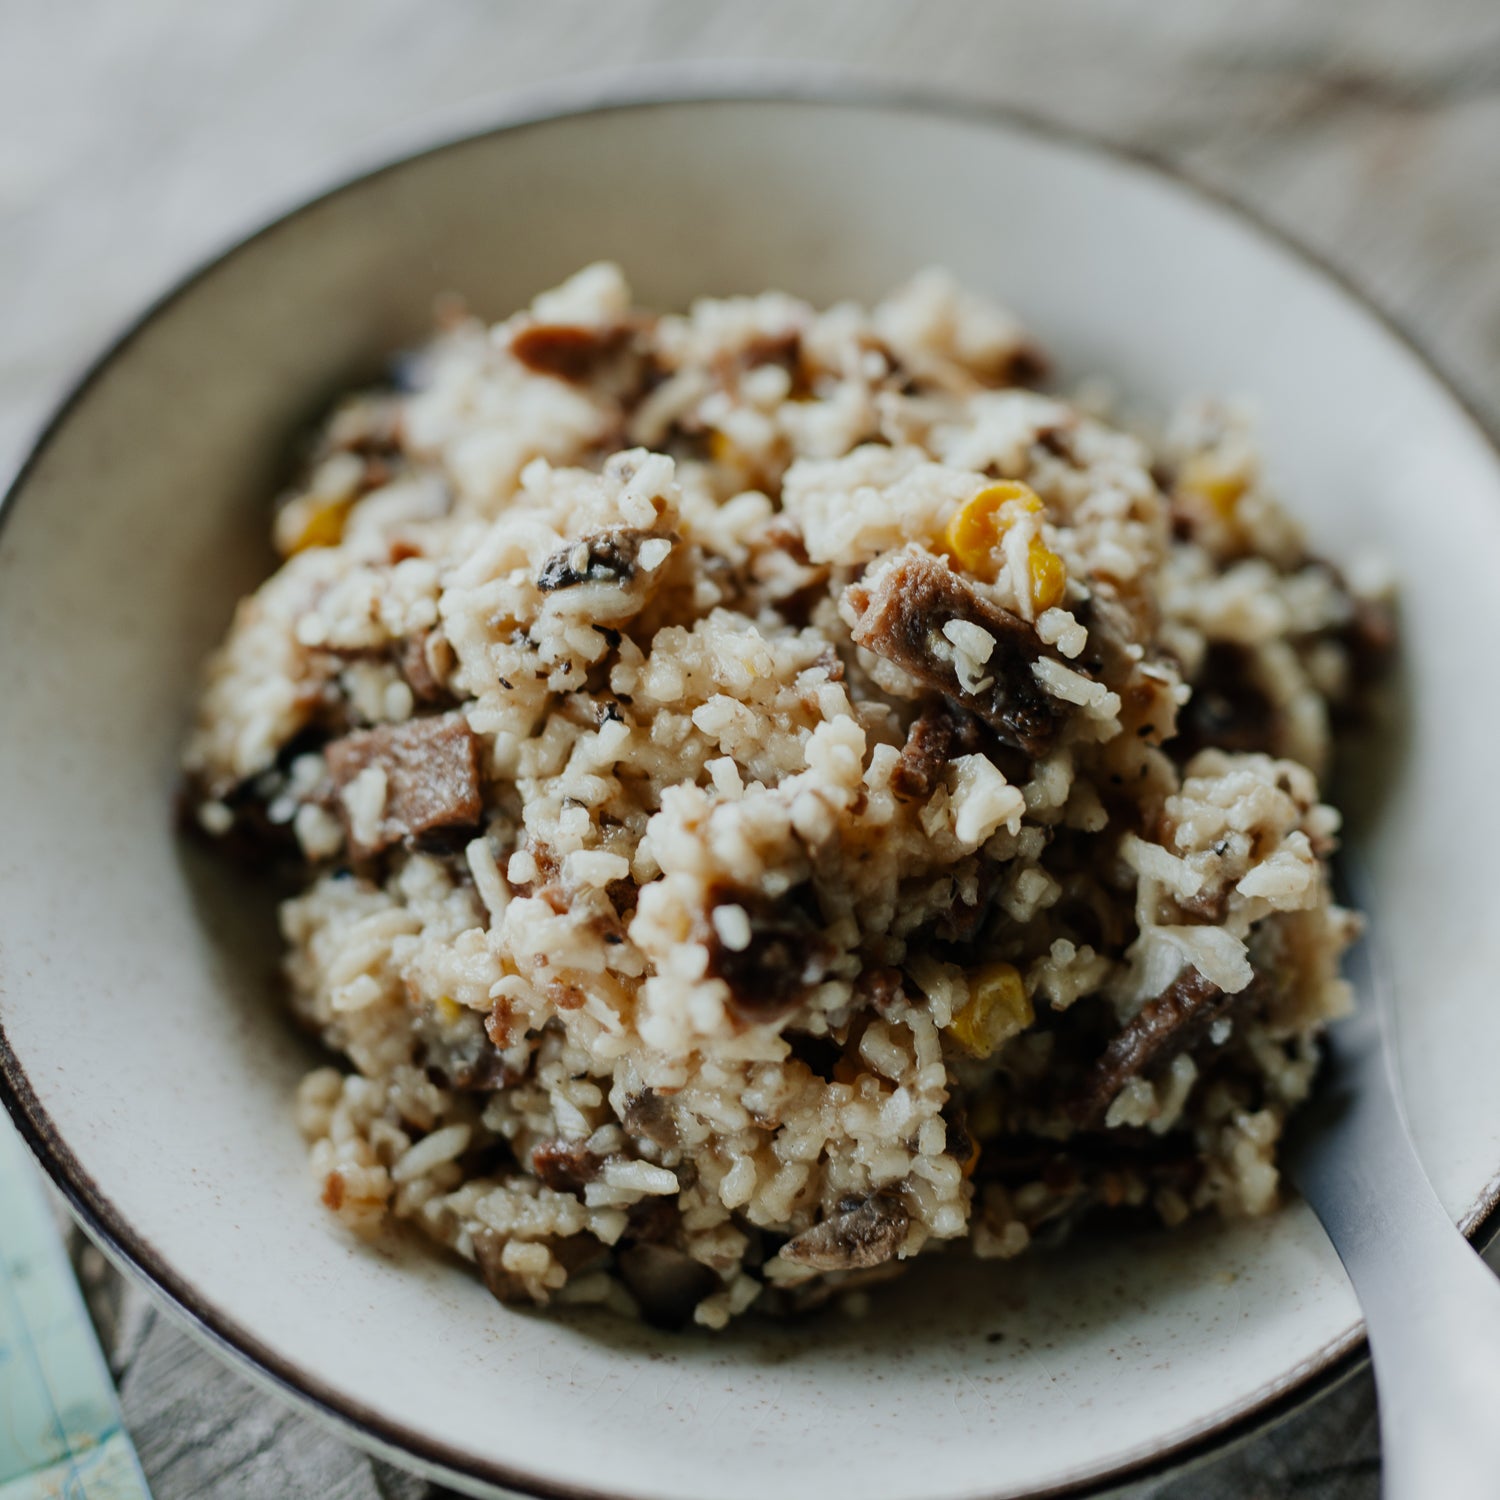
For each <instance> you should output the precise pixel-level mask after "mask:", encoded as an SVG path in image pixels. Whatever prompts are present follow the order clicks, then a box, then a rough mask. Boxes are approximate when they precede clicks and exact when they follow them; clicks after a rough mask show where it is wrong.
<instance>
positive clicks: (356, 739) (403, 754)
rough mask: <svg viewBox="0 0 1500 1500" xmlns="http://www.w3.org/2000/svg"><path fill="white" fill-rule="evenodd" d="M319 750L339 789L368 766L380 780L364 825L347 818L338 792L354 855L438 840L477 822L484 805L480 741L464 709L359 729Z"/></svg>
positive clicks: (361, 856)
mask: <svg viewBox="0 0 1500 1500" xmlns="http://www.w3.org/2000/svg"><path fill="white" fill-rule="evenodd" d="M323 754H324V756H325V758H326V759H327V762H328V772H329V775H330V776H331V777H332V778H333V784H334V786H335V787H336V788H337V790H338V791H339V792H340V793H343V792H345V791H347V790H348V788H349V787H350V786H351V785H352V784H353V783H354V781H355V780H356V779H357V778H358V777H359V776H360V775H361V774H362V773H363V772H365V771H367V770H369V769H371V768H372V767H373V768H375V769H377V770H379V771H380V772H381V773H382V774H383V775H384V778H385V791H384V799H383V802H382V805H381V808H380V811H379V813H378V815H377V816H376V817H375V818H374V819H373V820H372V821H371V822H370V823H369V824H368V826H366V825H365V822H364V820H361V819H356V818H354V817H352V816H351V814H350V810H349V807H348V805H347V802H346V799H345V798H344V797H343V796H342V795H341V796H340V797H339V808H340V810H341V812H342V814H343V817H344V826H345V831H346V833H347V835H348V839H349V852H350V853H351V854H352V855H353V856H354V858H356V859H370V858H373V857H374V856H375V855H377V854H379V853H381V851H382V850H385V849H388V848H390V847H391V845H392V844H399V843H401V842H403V841H405V842H409V843H411V844H414V845H418V846H421V845H424V844H431V843H435V842H436V843H440V842H443V841H445V840H446V839H449V838H452V837H453V836H456V835H457V834H459V833H461V832H463V831H465V830H468V829H472V828H474V827H476V826H477V825H478V823H479V818H480V814H481V813H482V812H483V810H484V809H483V802H482V799H481V797H480V790H479V741H478V739H477V738H476V736H475V734H474V731H473V730H472V729H470V728H469V724H468V721H467V720H466V719H465V718H464V717H463V715H462V714H444V715H442V716H441V717H440V718H429V719H411V720H408V721H407V722H406V723H404V724H383V725H381V726H380V727H379V728H377V729H361V730H359V731H357V732H356V733H354V734H351V735H347V736H346V737H345V738H344V739H341V740H335V741H334V742H333V743H332V744H331V745H329V746H328V747H327V748H326V749H325V750H324V752H323ZM356 824H359V825H360V826H359V828H358V829H356ZM360 834H365V835H367V837H360Z"/></svg>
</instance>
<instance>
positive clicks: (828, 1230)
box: [781, 1193, 911, 1271]
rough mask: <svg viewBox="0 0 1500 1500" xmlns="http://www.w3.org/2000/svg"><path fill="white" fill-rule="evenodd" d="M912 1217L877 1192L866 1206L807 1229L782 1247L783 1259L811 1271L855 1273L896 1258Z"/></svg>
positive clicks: (897, 1201) (896, 1200)
mask: <svg viewBox="0 0 1500 1500" xmlns="http://www.w3.org/2000/svg"><path fill="white" fill-rule="evenodd" d="M910 1224H911V1215H910V1214H909V1213H908V1212H907V1211H906V1207H905V1205H904V1204H903V1203H902V1202H901V1200H900V1199H899V1198H897V1197H895V1196H894V1195H892V1194H890V1193H875V1194H873V1195H871V1196H870V1197H868V1198H866V1199H865V1201H864V1202H863V1203H860V1204H857V1205H856V1206H855V1207H853V1208H850V1209H847V1210H845V1211H844V1212H843V1213H841V1214H835V1215H834V1216H833V1217H832V1218H830V1219H823V1220H821V1221H820V1222H818V1223H816V1224H814V1225H813V1226H812V1228H811V1229H804V1230H803V1231H802V1233H801V1234H799V1235H797V1236H796V1238H795V1239H790V1240H788V1241H787V1242H786V1244H784V1245H783V1246H782V1247H781V1257H782V1259H783V1260H789V1261H792V1262H793V1263H794V1264H796V1265H799V1266H806V1267H807V1268H808V1269H809V1270H812V1271H855V1270H860V1269H863V1268H864V1267H866V1266H878V1265H881V1264H883V1263H884V1262H885V1261H888V1260H892V1259H894V1258H895V1256H896V1255H897V1253H898V1252H899V1251H900V1249H901V1247H902V1245H904V1244H905V1243H906V1231H907V1229H908V1227H909V1226H910Z"/></svg>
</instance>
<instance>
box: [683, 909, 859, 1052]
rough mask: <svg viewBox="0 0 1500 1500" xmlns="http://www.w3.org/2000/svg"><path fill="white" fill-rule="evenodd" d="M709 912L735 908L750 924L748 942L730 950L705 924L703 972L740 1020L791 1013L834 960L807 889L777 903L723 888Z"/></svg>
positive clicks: (712, 927) (756, 1019) (759, 1020)
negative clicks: (720, 987)
mask: <svg viewBox="0 0 1500 1500" xmlns="http://www.w3.org/2000/svg"><path fill="white" fill-rule="evenodd" d="M713 905H714V907H718V906H731V905H732V906H739V907H742V908H743V909H744V912H745V915H746V916H747V917H748V918H749V919H750V942H749V944H748V945H747V946H746V947H744V948H741V949H735V948H731V947H729V946H728V945H727V944H726V943H725V942H724V941H723V939H722V938H720V936H719V934H718V930H717V928H715V927H714V925H713V923H712V921H711V920H710V922H709V924H708V933H707V938H706V944H707V947H708V972H709V973H710V974H711V975H712V976H713V977H714V978H715V979H722V980H723V981H724V982H725V984H727V985H728V986H729V1002H730V1005H731V1006H732V1007H733V1009H734V1010H735V1012H736V1013H737V1014H738V1015H739V1017H740V1018H741V1019H742V1020H745V1021H749V1022H752V1023H754V1022H761V1021H774V1020H776V1019H778V1018H779V1017H781V1016H784V1015H786V1014H787V1012H789V1011H791V1010H794V1009H796V1007H797V1006H798V1005H799V1004H800V1003H801V1001H802V998H803V996H804V995H805V994H806V993H807V991H808V990H809V989H810V988H811V987H812V986H813V985H815V984H818V983H819V982H821V980H822V979H823V977H824V975H825V974H826V973H827V972H828V966H829V964H830V963H831V962H832V961H833V958H834V953H833V948H832V945H831V944H830V943H829V942H828V940H827V938H826V937H825V936H824V935H823V932H822V928H821V925H820V923H819V919H818V905H817V901H816V899H815V898H814V896H813V894H812V891H811V889H810V887H808V886H805V885H804V886H798V887H796V888H794V889H793V890H790V891H788V892H787V893H786V895H784V896H782V897H779V898H778V899H776V900H771V899H768V898H767V897H765V896H762V895H758V894H756V893H755V892H752V891H741V890H735V889H732V888H725V889H724V890H722V891H720V892H718V893H716V896H715V899H714V902H713Z"/></svg>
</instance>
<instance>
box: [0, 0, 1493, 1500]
mask: <svg viewBox="0 0 1500 1500" xmlns="http://www.w3.org/2000/svg"><path fill="white" fill-rule="evenodd" d="M695 59H740V60H757V61H764V62H787V61H795V62H799V63H818V64H824V65H830V64H836V65H840V66H845V67H849V68H852V69H856V70H858V71H860V72H863V73H866V74H874V75H877V76H883V77H886V78H892V79H896V80H901V81H907V82H920V83H922V84H923V85H925V86H929V87H932V86H937V87H951V88H953V89H954V90H955V91H957V92H961V93H963V94H965V95H967V96H978V97H983V98H992V99H996V100H1003V101H1007V102H1010V103H1014V104H1019V105H1022V106H1024V107H1026V108H1028V109H1031V110H1034V111H1037V112H1039V113H1042V114H1045V115H1048V116H1051V117H1054V118H1056V119H1058V120H1062V121H1065V122H1068V123H1071V124H1075V125H1081V126H1083V127H1086V128H1087V129H1089V130H1092V131H1095V132H1098V133H1101V134H1103V135H1106V136H1109V137H1111V138H1113V139H1116V140H1119V141H1121V142H1125V143H1128V144H1130V145H1132V146H1136V147H1142V148H1145V149H1146V150H1148V151H1151V152H1153V153H1155V154H1157V155H1159V156H1161V157H1162V158H1164V159H1165V160H1167V161H1169V162H1172V163H1176V164H1179V165H1182V166H1184V167H1186V168H1187V169H1189V170H1190V171H1191V172H1192V173H1193V174H1195V175H1196V176H1198V177H1199V178H1201V179H1203V180H1205V181H1207V182H1209V183H1211V184H1214V185H1216V186H1218V187H1220V188H1223V189H1225V190H1227V191H1228V192H1230V193H1231V194H1233V195H1234V196H1236V197H1238V198H1240V199H1241V200H1243V201H1244V202H1246V203H1248V204H1250V205H1252V206H1253V207H1255V208H1256V209H1257V210H1259V211H1260V212H1261V213H1262V214H1263V215H1265V216H1266V217H1267V218H1269V219H1270V220H1272V221H1274V222H1275V223H1276V224H1278V225H1280V226H1281V227H1282V228H1284V229H1286V230H1289V231H1290V232H1291V233H1292V234H1293V235H1294V236H1296V237H1297V238H1299V239H1301V240H1302V241H1303V242H1304V243H1306V244H1308V245H1310V246H1312V247H1313V248H1315V249H1316V250H1318V251H1320V252H1321V253H1323V254H1324V255H1325V256H1327V257H1328V258H1329V259H1331V260H1332V261H1333V262H1335V263H1336V264H1337V265H1338V266H1340V267H1341V268H1342V269H1343V270H1344V271H1345V272H1347V273H1348V274H1349V275H1350V276H1351V277H1352V279H1353V280H1354V281H1355V282H1356V283H1358V284H1359V285H1361V286H1362V287H1364V288H1365V289H1366V290H1368V291H1369V292H1371V293H1372V294H1373V295H1374V296H1375V297H1376V298H1377V300H1379V301H1380V302H1381V303H1382V304H1383V305H1384V306H1385V307H1386V308H1387V309H1388V310H1389V311H1390V312H1391V313H1392V314H1393V315H1394V316H1395V318H1396V319H1397V320H1398V322H1400V323H1401V324H1402V325H1404V326H1405V327H1406V328H1407V329H1408V330H1409V331H1411V332H1413V333H1414V334H1415V335H1416V336H1417V337H1418V339H1419V341H1420V342H1421V343H1422V344H1423V345H1424V346H1425V347H1426V348H1427V349H1428V350H1429V351H1430V352H1431V353H1432V354H1433V355H1434V356H1435V358H1436V360H1437V362H1438V363H1439V364H1440V366H1442V367H1443V368H1444V369H1445V370H1446V371H1447V372H1448V373H1449V374H1450V375H1452V376H1453V378H1454V379H1455V380H1456V381H1457V383H1458V384H1459V386H1460V387H1461V388H1462V389H1463V390H1464V392H1465V393H1466V394H1467V396H1468V397H1469V398H1470V399H1471V400H1472V401H1473V403H1474V404H1475V406H1476V407H1477V408H1478V409H1479V411H1480V412H1481V414H1482V415H1483V416H1484V417H1485V418H1486V419H1487V420H1488V421H1489V423H1490V425H1491V428H1492V430H1494V429H1500V381H1497V379H1496V377H1497V375H1500V5H1497V4H1496V3H1495V0H1364V3H1361V4H1358V5H1355V4H1349V3H1345V0H1259V3H1258V4H1256V5H1254V6H1246V5H1232V4H1229V3H1227V0H1219V3H1214V0H1068V3H1065V4H1060V3H1058V0H753V3H752V0H740V3H723V4H710V3H702V0H428V3H416V0H321V3H318V4H308V3H306V0H240V3H235V4H204V3H201V0H133V3H120V0H69V3H67V4H57V3H51V0H0V305H3V308H4V317H3V321H0V469H3V468H8V467H9V465H10V464H11V463H12V462H13V461H14V460H15V459H17V458H18V457H19V456H20V454H21V452H22V450H23V448H24V446H25V443H26V441H27V440H28V438H29V437H30V436H31V434H32V433H33V432H34V430H35V428H36V427H37V425H38V424H39V423H40V421H41V420H42V418H43V417H44V415H45V413H46V411H47V409H48V407H49V406H50V404H51V402H52V400H53V399H54V397H55V396H56V395H57V394H58V393H59V392H60V391H61V389H62V388H63V386H64V385H65V383H66V382H67V380H68V379H69V378H70V376H71V375H72V374H73V373H75V372H76V370H77V369H78V367H79V365H80V363H81V361H83V360H84V359H85V358H86V357H87V356H88V355H89V354H90V353H91V351H93V350H94V349H95V348H96V347H97V346H98V345H99V343H100V342H101V340H102V339H104V338H105V337H106V336H107V335H108V334H109V333H110V332H111V331H112V330H114V329H115V328H117V327H118V326H120V324H121V323H122V322H123V321H124V320H125V319H126V318H127V317H128V316H129V315H130V314H131V313H132V311H133V310H135V309H136V308H137V307H138V306H139V305H140V304H141V303H143V302H144V301H145V300H146V299H147V298H149V297H150V296H151V295H153V294H154V293H155V292H156V291H157V290H159V289H160V288H161V286H162V285H163V284H164V283H165V282H166V281H167V280H169V279H170V278H171V277H172V276H173V275H174V274H175V273H177V272H179V271H180V270H182V269H183V268H184V267H185V266H187V265H189V264H191V263H192V262H194V261H195V260H197V259H199V258H201V257H202V256H203V255H205V254H206V253H208V252H210V251H212V250H213V249H215V248H216V247H218V246H220V245H222V244H224V243H226V242H227V241H228V240H230V239H231V238H233V237H234V236H235V235H236V234H237V233H239V232H240V231H242V230H243V229H245V228H247V227H249V226H251V225H253V224H255V223H256V222H257V221H258V220H260V219H263V218H264V217H265V216H266V215H267V214H269V213H270V212H273V211H274V210H276V209H278V208H280V207H282V206H285V205H287V204H289V203H290V202H292V201H294V200H295V199H296V198H297V197H298V196H299V195H300V194H303V193H305V192H308V191H311V190H313V189H316V188H318V187H320V186H322V185H324V184H326V183H327V182H329V181H330V180H332V179H333V178H335V177H336V176H337V175H338V173H339V172H340V171H341V170H342V169H343V168H345V167H346V166H348V165H349V164H351V163H354V162H363V161H366V160H368V159H369V158H370V157H371V155H372V154H374V153H376V152H378V150H379V148H380V146H381V144H382V143H384V142H390V141H399V140H403V139H409V138H410V137H411V136H412V135H413V134H414V133H420V132H421V131H422V130H424V129H427V128H431V129H432V130H433V132H434V133H437V132H438V131H439V130H440V129H441V127H442V126H443V125H444V123H445V122H452V121H454V120H458V119H464V120H472V119H474V118H476V117H477V115H478V114H479V113H481V112H482V111H483V109H484V107H485V105H486V103H487V102H498V101H500V100H502V99H504V98H505V97H506V96H507V95H508V94H509V93H511V92H512V91H514V90H516V89H526V88H533V87H535V86H537V85H539V84H544V83H546V82H547V81H548V80H552V79H558V78H563V77H578V76H580V75H585V74H588V73H594V72H598V71H600V70H619V69H627V68H630V67H632V66H637V65H640V64H642V63H660V62H664V61H688V60H695ZM77 1262H78V1264H79V1267H80V1270H81V1272H82V1274H83V1276H84V1279H85V1282H86V1285H87V1286H88V1287H89V1289H90V1291H91V1294H92V1303H93V1306H94V1309H95V1313H96V1318H97V1321H98V1322H99V1325H100V1328H101V1333H102V1335H103V1337H104V1339H105V1341H106V1344H107V1346H108V1347H109V1349H110V1351H111V1355H112V1360H113V1363H114V1367H115V1371H116V1374H117V1376H118V1378H119V1381H120V1385H121V1392H122V1399H123V1403H124V1408H125V1413H126V1419H127V1422H128V1424H129V1426H130V1428H131V1430H132V1432H133V1434H134V1436H135V1439H136V1442H137V1445H138V1447H139V1449H140V1453H141V1458H142V1460H143V1462H144V1464H145V1468H146V1471H147V1473H148V1475H149V1477H150V1479H151V1482H152V1485H153V1487H154V1490H155V1493H156V1496H157V1497H158V1500H185V1497H188V1496H205V1495H212V1496H214V1497H216V1500H240V1497H246V1500H249V1497H262V1496H267V1497H278V1500H280V1497H292V1496H302V1495H309V1496H318V1497H320V1500H377V1497H403V1500H405V1497H412V1500H415V1497H419V1496H420V1497H430V1496H432V1495H433V1494H435V1493H436V1492H434V1491H432V1490H431V1489H430V1487H428V1486H426V1485H424V1484H423V1483H422V1482H421V1481H419V1480H416V1479H413V1478H411V1477H409V1476H407V1475H404V1474H402V1473H399V1472H398V1471H396V1470H394V1469H391V1468H389V1467H387V1466H385V1465H383V1464H379V1463H376V1462H373V1461H372V1460H370V1459H367V1458H366V1457H364V1456H363V1455H362V1454H360V1453H358V1452H356V1451H355V1450H353V1449H351V1448H349V1447H347V1446H346V1445H345V1444H344V1443H342V1442H341V1441H340V1440H339V1439H338V1438H336V1437H334V1436H332V1435H331V1434H329V1433H327V1432H325V1431H324V1430H323V1429H322V1428H321V1427H319V1426H317V1425H315V1424H313V1423H312V1422H310V1421H308V1420H307V1419H306V1418H304V1417H302V1416H300V1415H298V1414H297V1413H296V1412H294V1411H293V1410H292V1409H291V1408H290V1407H289V1406H286V1405H284V1404H283V1403H282V1402H281V1401H279V1400H277V1399H274V1398H272V1397H269V1396H265V1395H262V1394H260V1393H259V1392H257V1391H254V1390H252V1389H251V1388H250V1386H248V1385H247V1384H246V1383H245V1381H244V1380H243V1379H242V1378H241V1377H240V1376H239V1375H238V1374H236V1373H235V1372H233V1371H232V1370H230V1369H229V1368H228V1367H227V1366H225V1365H224V1364H222V1363H221V1362H220V1361H219V1360H218V1359H217V1358H216V1357H215V1356H213V1355H210V1354H208V1353H207V1352H205V1351H204V1350H202V1349H200V1348H199V1347H198V1346H197V1345H195V1344H193V1343H191V1342H190V1341H188V1340H187V1339H186V1338H185V1337H184V1336H183V1335H182V1334H180V1333H179V1332H177V1331H176V1330H175V1329H174V1328H173V1327H171V1326H170V1325H169V1324H168V1323H167V1322H166V1321H165V1320H164V1319H163V1318H162V1317H161V1315H160V1314H159V1313H158V1312H157V1311H156V1310H155V1308H154V1307H153V1306H152V1305H151V1304H150V1303H149V1302H148V1301H147V1300H146V1299H145V1298H144V1296H142V1295H141V1294H140V1293H139V1292H136V1291H135V1290H133V1289H130V1288H126V1287H125V1286H124V1285H123V1284H122V1283H121V1282H120V1281H119V1280H118V1279H117V1278H115V1277H114V1276H113V1275H112V1274H111V1273H109V1272H107V1271H106V1270H105V1269H104V1268H103V1266H102V1263H101V1262H100V1260H99V1257H98V1254H97V1252H95V1251H92V1250H90V1249H88V1248H87V1247H86V1246H84V1245H83V1244H82V1242H81V1240H80V1242H79V1245H78V1253H77ZM1378 1472H1379V1459H1378V1444H1377V1437H1376V1431H1375V1422H1374V1403H1373V1391H1372V1387H1371V1384H1370V1381H1369V1378H1368V1376H1364V1375H1362V1376H1360V1377H1357V1378H1355V1379H1353V1380H1351V1381H1349V1382H1348V1383H1347V1384H1346V1385H1345V1386H1343V1387H1342V1388H1341V1389H1340V1390H1338V1391H1336V1392H1334V1393H1333V1394H1332V1395H1331V1396H1329V1397H1328V1398H1326V1399H1325V1400H1324V1401H1322V1402H1321V1403H1319V1404H1318V1405H1317V1406H1315V1407H1314V1408H1312V1409H1310V1410H1308V1411H1305V1412H1303V1413H1301V1414H1300V1415H1298V1416H1295V1417H1293V1418H1291V1419H1290V1420H1288V1421H1286V1422H1284V1423H1282V1424H1281V1425H1280V1426H1279V1427H1277V1428H1275V1429H1274V1430H1272V1431H1270V1432H1268V1433H1265V1434H1263V1435H1261V1436H1260V1437H1258V1438H1256V1439H1255V1440H1254V1441H1252V1442H1251V1443H1249V1444H1248V1445H1246V1446H1244V1447H1242V1448H1240V1449H1238V1450H1236V1451H1234V1452H1231V1453H1228V1454H1225V1455H1223V1456H1221V1457H1219V1458H1217V1459H1216V1460H1214V1461H1212V1462H1211V1463H1210V1464H1209V1465H1208V1466H1206V1467H1203V1468H1200V1469H1198V1470H1196V1471H1194V1472H1192V1473H1191V1474H1188V1475H1184V1476H1180V1477H1178V1478H1176V1479H1173V1480H1168V1481H1165V1482H1159V1483H1156V1484H1152V1485H1146V1486H1141V1487H1139V1488H1137V1489H1134V1490H1132V1491H1130V1492H1129V1493H1130V1494H1131V1495H1132V1496H1134V1497H1137V1500H1144V1497H1147V1496H1150V1497H1152V1500H1228V1497H1231V1496H1233V1497H1237V1500H1260V1497H1265V1500H1271V1497H1277V1500H1281V1497H1289V1496H1316V1497H1322V1500H1373V1497H1374V1496H1375V1495H1376V1493H1377V1488H1378Z"/></svg>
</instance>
